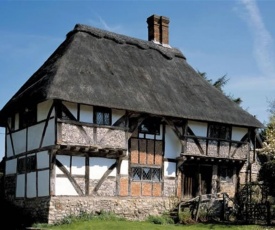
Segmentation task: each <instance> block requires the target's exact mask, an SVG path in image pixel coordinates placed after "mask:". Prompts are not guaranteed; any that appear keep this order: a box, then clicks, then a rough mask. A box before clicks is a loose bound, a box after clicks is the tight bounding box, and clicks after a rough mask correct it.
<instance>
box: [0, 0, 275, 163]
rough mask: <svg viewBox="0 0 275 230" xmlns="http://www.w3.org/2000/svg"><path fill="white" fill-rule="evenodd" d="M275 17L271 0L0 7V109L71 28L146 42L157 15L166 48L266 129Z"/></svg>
mask: <svg viewBox="0 0 275 230" xmlns="http://www.w3.org/2000/svg"><path fill="white" fill-rule="evenodd" d="M274 9H275V1H273V0H258V1H256V0H212V1H211V0H203V1H200V0H154V1H153V0H146V1H145V0H136V1H134V0H132V1H130V0H124V1H118V0H117V1H116V0H112V1H105V0H98V1H92V0H90V1H73V0H71V1H39V0H37V1H26V0H25V1H24V0H22V1H6V0H2V1H1V2H0V82H1V83H0V109H1V108H2V107H3V106H4V105H5V104H6V103H7V101H8V100H9V99H10V98H11V97H12V96H13V95H14V94H15V93H16V91H17V90H18V89H19V88H20V87H21V86H22V84H23V83H24V82H25V81H26V80H27V79H28V78H29V77H30V76H31V75H32V74H33V73H34V72H35V71H36V70H37V69H38V68H39V67H40V66H41V65H42V64H43V63H44V62H45V61H46V59H47V58H48V57H49V56H50V55H51V54H52V53H53V52H54V50H55V49H56V48H57V47H58V46H59V45H60V44H61V43H62V41H64V39H65V37H66V34H67V33H68V32H69V31H70V30H72V29H73V27H74V26H75V24H77V23H81V24H86V25H90V26H93V27H97V28H102V29H106V30H109V31H112V32H116V33H120V34H124V35H127V36H131V37H136V38H140V39H144V40H147V32H148V30H147V23H146V19H147V17H149V16H151V15H152V14H157V15H160V16H166V17H168V18H169V19H170V27H169V32H170V45H171V46H172V47H176V48H179V49H180V50H181V51H182V52H183V54H184V55H185V56H186V58H187V62H188V63H189V64H190V65H191V66H192V67H193V68H194V69H196V70H198V71H200V72H205V73H206V74H207V77H208V78H209V79H213V80H216V79H218V78H219V77H221V76H223V75H226V76H227V78H228V79H229V81H228V83H227V84H226V86H225V87H224V91H225V92H226V93H227V94H230V95H232V96H234V97H240V98H241V99H242V100H243V102H242V104H241V106H242V107H243V108H244V109H245V110H247V111H248V112H249V113H251V114H252V115H255V116H256V117H257V118H258V119H259V120H260V121H261V122H263V123H264V124H265V123H267V122H268V116H269V113H268V111H267V110H268V108H269V102H270V101H273V100H275V44H274V42H275V41H274V39H275V26H274V21H275V14H274ZM2 153H4V130H3V129H0V157H1V156H3V154H2ZM1 158H2V157H1ZM1 158H0V159H1Z"/></svg>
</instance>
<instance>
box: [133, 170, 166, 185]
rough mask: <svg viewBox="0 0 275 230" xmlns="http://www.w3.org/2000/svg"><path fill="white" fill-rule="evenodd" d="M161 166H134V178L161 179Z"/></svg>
mask: <svg viewBox="0 0 275 230" xmlns="http://www.w3.org/2000/svg"><path fill="white" fill-rule="evenodd" d="M160 172H161V171H160V168H149V167H132V179H133V180H137V181H141V180H142V181H156V182H159V181H161V173H160Z"/></svg>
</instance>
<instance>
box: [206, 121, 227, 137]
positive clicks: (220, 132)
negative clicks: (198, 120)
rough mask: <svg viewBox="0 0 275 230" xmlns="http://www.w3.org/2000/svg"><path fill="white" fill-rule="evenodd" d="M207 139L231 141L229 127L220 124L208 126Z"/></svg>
mask: <svg viewBox="0 0 275 230" xmlns="http://www.w3.org/2000/svg"><path fill="white" fill-rule="evenodd" d="M208 137H210V138H215V139H224V140H230V139H231V126H229V125H222V124H209V127H208Z"/></svg>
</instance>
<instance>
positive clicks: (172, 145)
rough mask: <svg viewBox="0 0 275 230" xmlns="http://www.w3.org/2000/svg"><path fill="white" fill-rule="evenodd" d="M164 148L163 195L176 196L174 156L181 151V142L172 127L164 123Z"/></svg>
mask: <svg viewBox="0 0 275 230" xmlns="http://www.w3.org/2000/svg"><path fill="white" fill-rule="evenodd" d="M164 139H165V148H164V167H163V171H164V178H163V180H164V183H163V194H164V196H176V194H177V187H178V183H177V181H178V180H177V177H176V176H177V162H176V158H177V157H179V156H180V153H181V152H182V144H181V142H180V140H179V138H178V136H177V135H176V134H175V132H174V131H173V129H172V128H171V127H170V126H168V125H166V127H165V137H164Z"/></svg>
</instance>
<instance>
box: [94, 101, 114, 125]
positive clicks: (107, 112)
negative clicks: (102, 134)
mask: <svg viewBox="0 0 275 230" xmlns="http://www.w3.org/2000/svg"><path fill="white" fill-rule="evenodd" d="M98 114H101V115H102V118H103V121H102V122H99V121H98V117H97V116H98ZM106 115H107V116H108V120H107V121H106ZM93 123H94V124H97V125H106V126H111V125H112V110H111V109H110V108H105V107H97V106H95V107H94V113H93Z"/></svg>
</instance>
